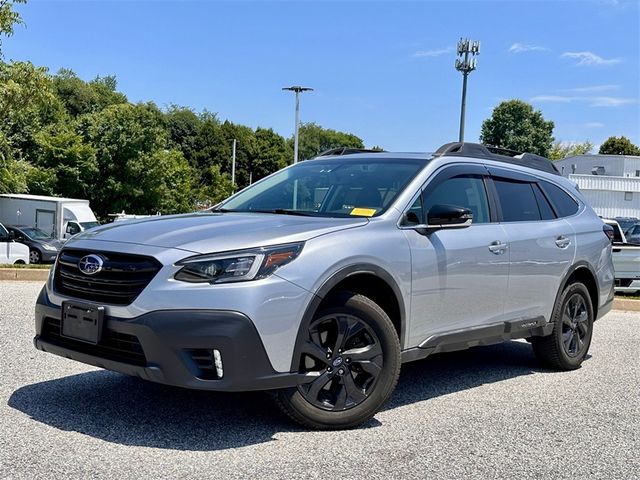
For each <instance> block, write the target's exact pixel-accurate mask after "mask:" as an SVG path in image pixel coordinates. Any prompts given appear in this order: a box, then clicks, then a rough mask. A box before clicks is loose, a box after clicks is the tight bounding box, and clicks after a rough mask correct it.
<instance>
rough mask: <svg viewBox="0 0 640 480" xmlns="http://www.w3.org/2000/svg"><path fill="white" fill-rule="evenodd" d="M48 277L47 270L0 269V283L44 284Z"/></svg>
mask: <svg viewBox="0 0 640 480" xmlns="http://www.w3.org/2000/svg"><path fill="white" fill-rule="evenodd" d="M48 276H49V269H48V268H0V281H2V280H13V281H16V280H18V281H25V282H44V281H46V280H47V277H48Z"/></svg>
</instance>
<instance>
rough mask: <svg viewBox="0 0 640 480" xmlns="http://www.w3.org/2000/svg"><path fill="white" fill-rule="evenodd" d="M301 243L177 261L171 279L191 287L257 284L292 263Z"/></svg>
mask: <svg viewBox="0 0 640 480" xmlns="http://www.w3.org/2000/svg"><path fill="white" fill-rule="evenodd" d="M303 245H304V243H290V244H287V245H278V246H275V247H263V248H254V249H250V250H238V251H235V252H227V253H220V254H211V255H200V256H197V257H191V258H187V259H184V260H181V261H179V262H178V263H176V265H178V266H181V267H182V268H181V269H180V270H179V271H178V273H176V274H175V276H174V278H175V279H176V280H180V281H182V282H190V283H228V282H244V281H248V280H257V279H259V278H264V277H267V276H269V275H271V274H272V273H273V272H274V271H276V269H278V268H279V267H281V266H283V265H286V264H287V263H289V262H291V261H292V260H294V259H295V258H296V257H297V256H298V255H300V252H301V251H302V247H303Z"/></svg>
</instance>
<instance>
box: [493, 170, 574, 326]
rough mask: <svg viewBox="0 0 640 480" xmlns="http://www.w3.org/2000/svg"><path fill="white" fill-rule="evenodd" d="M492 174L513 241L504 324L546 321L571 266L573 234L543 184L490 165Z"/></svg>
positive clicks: (510, 237) (501, 219) (507, 229)
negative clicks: (507, 321)
mask: <svg viewBox="0 0 640 480" xmlns="http://www.w3.org/2000/svg"><path fill="white" fill-rule="evenodd" d="M489 172H490V174H491V178H492V180H491V188H492V189H493V190H494V192H495V196H496V199H497V206H498V209H499V216H500V221H501V223H502V225H503V227H504V229H505V231H506V233H507V238H508V242H509V251H510V256H509V288H508V291H507V295H506V302H505V317H506V320H520V319H536V320H540V317H544V318H545V319H546V320H548V319H549V316H550V315H551V310H552V309H553V303H554V302H555V298H556V294H557V293H558V289H559V287H560V282H561V281H562V278H563V277H564V274H565V273H566V272H567V271H568V269H569V267H570V266H571V265H572V263H573V259H574V256H575V251H576V235H575V232H574V230H573V228H572V227H571V225H570V223H569V222H567V221H566V220H564V219H563V218H562V217H561V215H558V214H557V213H556V212H555V210H554V207H553V206H552V204H551V203H550V202H549V199H548V196H547V194H546V193H545V191H544V189H543V188H542V187H541V185H540V183H541V180H539V179H537V178H536V177H533V176H529V175H526V174H522V173H520V172H515V171H511V170H508V169H501V168H494V167H489Z"/></svg>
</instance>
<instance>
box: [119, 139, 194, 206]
mask: <svg viewBox="0 0 640 480" xmlns="http://www.w3.org/2000/svg"><path fill="white" fill-rule="evenodd" d="M133 165H134V168H132V169H131V172H130V173H131V175H132V177H133V178H135V179H136V180H137V182H136V185H135V186H134V187H133V189H132V192H131V193H132V197H134V198H135V202H136V203H135V206H131V207H127V208H128V209H129V211H135V212H137V213H149V214H153V213H156V212H161V213H163V214H170V213H184V212H188V211H191V210H193V209H194V202H195V198H196V192H194V190H193V186H194V175H193V172H192V170H191V167H190V166H189V162H188V161H187V159H186V158H184V155H182V152H181V151H180V150H156V151H155V152H152V153H149V154H147V155H144V156H143V157H142V158H141V159H140V161H139V162H135V163H134V164H133ZM123 208H124V207H123ZM117 211H119V210H117Z"/></svg>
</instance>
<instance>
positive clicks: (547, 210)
mask: <svg viewBox="0 0 640 480" xmlns="http://www.w3.org/2000/svg"><path fill="white" fill-rule="evenodd" d="M531 186H532V187H533V193H534V194H535V196H536V200H537V202H538V208H539V209H540V215H541V216H542V220H553V219H554V218H556V215H555V213H553V208H551V205H549V202H548V201H547V199H546V197H545V196H544V194H543V193H542V190H540V187H539V186H538V185H535V184H534V185H531Z"/></svg>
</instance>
